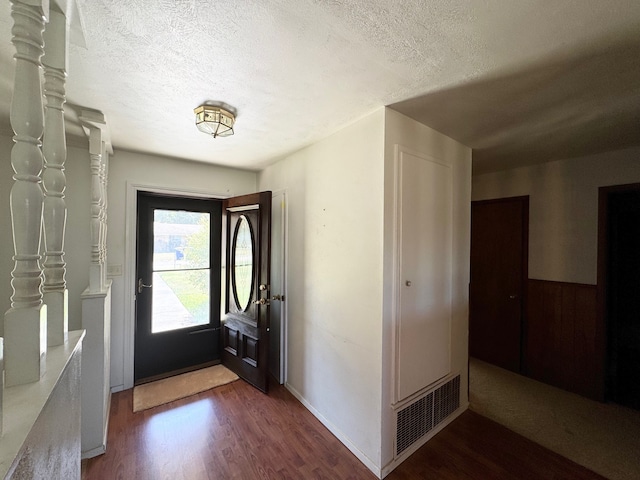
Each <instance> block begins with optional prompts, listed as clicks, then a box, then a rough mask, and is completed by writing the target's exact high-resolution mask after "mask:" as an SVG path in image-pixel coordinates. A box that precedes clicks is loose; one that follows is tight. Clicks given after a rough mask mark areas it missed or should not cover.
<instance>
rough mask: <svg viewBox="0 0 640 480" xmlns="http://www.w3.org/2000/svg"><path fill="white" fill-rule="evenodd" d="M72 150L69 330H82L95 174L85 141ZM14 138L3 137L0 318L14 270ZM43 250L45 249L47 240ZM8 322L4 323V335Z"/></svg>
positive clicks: (7, 301)
mask: <svg viewBox="0 0 640 480" xmlns="http://www.w3.org/2000/svg"><path fill="white" fill-rule="evenodd" d="M73 141H74V144H73V146H69V147H68V152H67V161H66V164H65V175H66V177H67V189H66V191H65V195H66V202H67V210H68V212H67V229H66V239H65V252H66V254H65V256H64V258H65V260H66V262H67V275H66V280H67V289H68V290H69V330H78V329H80V328H82V303H81V301H80V294H81V293H82V292H83V290H84V289H85V288H86V287H87V285H88V284H89V264H90V262H91V238H90V231H89V219H90V216H91V211H90V205H91V193H90V189H91V183H90V178H91V171H90V168H89V151H88V147H86V146H84V147H83V146H82V145H83V142H78V141H77V140H73ZM12 146H13V140H12V138H11V136H9V135H6V134H0V158H1V159H2V171H0V226H1V228H0V245H2V246H3V248H0V292H1V293H0V315H2V318H4V313H5V312H6V311H7V310H8V309H9V307H10V306H11V301H10V297H11V294H12V290H11V271H12V270H13V266H14V262H13V260H12V257H13V239H12V234H11V215H10V211H9V194H10V191H11V187H12V185H13V179H12V176H13V169H12V168H11V162H10V158H11V148H12ZM41 249H42V250H44V241H43V242H42V245H41ZM3 326H4V320H2V321H0V335H1V334H2V331H3Z"/></svg>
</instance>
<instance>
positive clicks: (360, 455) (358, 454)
mask: <svg viewBox="0 0 640 480" xmlns="http://www.w3.org/2000/svg"><path fill="white" fill-rule="evenodd" d="M285 388H286V389H287V390H289V391H290V392H291V394H292V395H293V396H294V397H296V398H297V399H298V401H300V403H302V405H304V406H305V408H306V409H307V410H309V411H310V412H311V413H312V414H313V416H314V417H316V418H317V419H318V420H320V423H322V424H323V425H324V426H325V427H327V429H328V430H329V431H330V432H331V433H332V434H333V435H334V436H335V437H336V438H337V439H338V440H340V442H341V443H342V444H343V445H344V446H345V447H347V448H348V449H349V450H350V451H351V453H353V454H354V455H355V456H356V458H357V459H358V460H360V461H361V462H362V463H363V464H364V465H365V466H366V467H367V468H368V469H369V470H371V471H372V472H373V473H374V474H375V475H376V476H377V477H378V478H383V477H382V476H381V473H382V471H381V469H380V467H378V466H377V465H376V464H375V463H374V462H373V461H372V460H371V459H370V458H369V457H367V456H366V455H365V454H364V453H363V452H362V451H360V450H359V449H358V448H357V447H356V446H355V445H354V444H353V443H352V442H351V440H350V439H349V437H347V436H346V435H345V434H344V433H343V432H342V431H341V430H340V429H339V428H338V427H336V426H335V425H334V424H333V423H331V422H330V421H329V420H327V419H326V418H325V417H324V416H323V415H322V414H321V413H320V412H319V411H318V410H316V409H315V408H314V407H313V406H312V405H311V404H310V403H309V402H308V401H307V400H306V399H305V398H304V397H303V396H302V395H301V394H300V392H298V391H297V390H296V389H295V388H293V387H292V386H291V385H290V384H289V383H285Z"/></svg>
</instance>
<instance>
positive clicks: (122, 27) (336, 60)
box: [0, 0, 640, 172]
mask: <svg viewBox="0 0 640 480" xmlns="http://www.w3.org/2000/svg"><path fill="white" fill-rule="evenodd" d="M77 3H78V7H79V11H80V14H81V17H82V23H83V25H84V33H85V44H86V48H85V47H81V46H78V45H76V44H73V45H71V47H70V51H69V69H68V74H69V77H68V82H67V99H68V102H69V105H70V106H71V107H74V106H82V107H89V108H94V109H99V110H102V111H103V112H104V113H105V115H106V118H107V121H108V125H109V128H110V130H111V138H112V142H113V146H114V148H115V149H116V150H117V149H118V148H121V149H127V150H134V151H143V152H150V153H154V154H160V155H168V156H173V157H178V158H185V159H191V160H197V161H204V162H211V163H215V164H221V165H229V166H235V167H239V168H248V169H259V168H261V167H263V166H265V165H267V164H269V163H270V162H272V161H274V160H275V159H277V158H279V157H281V156H283V155H286V154H287V153H290V152H292V151H295V150H297V149H299V148H302V147H304V146H305V145H308V144H310V143H312V142H314V141H316V140H319V139H321V138H323V137H325V136H327V135H329V134H331V133H332V132H334V131H336V130H338V129H340V128H341V127H343V126H345V125H346V124H348V123H350V122H352V121H354V120H356V119H358V118H360V117H362V116H364V115H366V114H368V113H369V112H371V111H373V110H375V109H377V108H380V107H381V106H383V105H391V106H392V108H394V109H396V110H398V111H400V112H403V113H405V114H407V115H409V116H411V117H413V118H416V119H417V120H419V121H421V122H423V123H425V124H427V125H429V126H432V127H433V128H436V129H437V130H439V131H441V132H443V133H445V134H447V135H449V136H451V137H453V138H455V139H457V140H459V141H461V142H463V143H465V144H466V145H468V146H471V147H473V148H474V168H475V170H476V171H477V172H479V171H488V170H495V169H499V168H505V167H508V166H510V165H519V164H527V163H533V162H538V161H545V160H550V159H555V158H562V157H567V156H575V155H581V154H584V153H586V152H593V151H601V150H607V149H613V148H620V147H624V146H628V145H637V144H640V113H639V112H640V63H639V59H640V2H639V1H638V0H616V1H602V0H573V1H572V0H562V1H560V2H558V1H547V0H535V1H533V0H530V1H525V0H522V1H518V2H514V1H512V0H484V1H482V2H479V1H471V0H467V1H462V0H458V1H456V0H448V1H445V0H443V1H434V0H425V1H395V2H389V1H387V0H359V1H353V0H352V1H337V0H334V1H329V0H325V1H319V0H316V1H314V0H280V1H278V0H243V1H242V2H229V1H227V2H221V1H211V0H156V1H153V2H149V1H146V0H129V1H123V0H77ZM9 15H10V7H9V2H2V5H0V65H1V66H2V68H1V69H0V122H2V123H5V124H6V123H7V117H8V111H9V102H10V92H11V85H12V82H13V80H12V77H13V61H12V60H11V55H12V52H13V50H12V46H11V45H10V28H11V23H12V22H11V19H10V18H9ZM205 101H220V102H225V103H227V104H229V105H231V106H233V107H234V108H235V109H236V110H237V122H236V134H235V135H234V136H233V137H228V138H218V139H213V138H210V137H207V136H206V135H204V134H203V133H201V132H199V131H198V130H197V129H196V128H195V126H194V116H193V108H195V107H197V106H198V105H200V104H201V103H204V102H205ZM75 118H76V117H75V116H74V114H73V112H70V115H69V125H70V130H71V132H79V129H78V128H77V126H76V127H75V129H74V123H75V122H76V120H75Z"/></svg>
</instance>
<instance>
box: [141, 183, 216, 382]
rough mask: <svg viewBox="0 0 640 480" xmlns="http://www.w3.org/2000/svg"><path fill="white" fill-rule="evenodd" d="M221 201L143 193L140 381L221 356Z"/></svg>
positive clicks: (214, 359) (211, 360)
mask: <svg viewBox="0 0 640 480" xmlns="http://www.w3.org/2000/svg"><path fill="white" fill-rule="evenodd" d="M221 218H222V202H221V201H219V200H202V199H192V198H176V197H167V196H159V195H155V194H150V193H143V192H140V193H139V194H138V232H137V239H138V242H137V243H138V244H137V274H138V275H137V284H136V331H135V350H134V378H135V380H136V381H140V380H145V379H151V378H157V377H160V376H165V375H168V374H171V373H177V372H179V371H184V370H186V369H190V368H192V367H195V366H198V365H202V364H207V363H213V362H216V361H218V362H219V361H220V286H221V257H222V250H221Z"/></svg>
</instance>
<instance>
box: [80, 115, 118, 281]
mask: <svg viewBox="0 0 640 480" xmlns="http://www.w3.org/2000/svg"><path fill="white" fill-rule="evenodd" d="M80 121H81V122H82V126H83V128H84V130H85V133H86V134H87V136H88V137H89V156H90V162H91V164H90V167H91V222H90V225H89V227H90V234H91V264H90V266H89V291H90V292H92V293H97V292H104V291H105V288H106V280H107V275H106V271H105V270H106V268H105V265H106V256H107V252H106V239H107V199H106V198H107V197H106V195H107V168H106V161H107V158H108V156H107V153H109V152H110V151H111V143H110V140H109V135H108V132H107V122H106V120H105V118H104V115H103V114H102V112H100V111H98V110H89V109H85V110H82V111H81V112H80Z"/></svg>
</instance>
